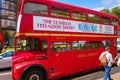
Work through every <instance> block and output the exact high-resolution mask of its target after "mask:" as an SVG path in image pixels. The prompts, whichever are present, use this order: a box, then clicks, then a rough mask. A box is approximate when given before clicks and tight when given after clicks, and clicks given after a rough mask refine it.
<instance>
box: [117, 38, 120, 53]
mask: <svg viewBox="0 0 120 80" xmlns="http://www.w3.org/2000/svg"><path fill="white" fill-rule="evenodd" d="M117 51H118V52H120V38H118V39H117Z"/></svg>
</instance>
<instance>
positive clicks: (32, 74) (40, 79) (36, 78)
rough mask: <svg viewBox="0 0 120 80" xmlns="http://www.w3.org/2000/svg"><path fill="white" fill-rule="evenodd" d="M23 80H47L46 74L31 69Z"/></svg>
mask: <svg viewBox="0 0 120 80" xmlns="http://www.w3.org/2000/svg"><path fill="white" fill-rule="evenodd" d="M22 80H46V79H45V74H44V72H43V71H42V70H40V69H31V70H29V71H28V72H26V73H25V74H24V76H23V77H22Z"/></svg>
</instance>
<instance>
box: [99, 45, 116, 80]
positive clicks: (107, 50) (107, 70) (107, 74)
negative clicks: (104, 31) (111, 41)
mask: <svg viewBox="0 0 120 80" xmlns="http://www.w3.org/2000/svg"><path fill="white" fill-rule="evenodd" d="M104 55H105V57H106V58H107V65H106V66H103V67H104V69H105V72H104V79H103V80H107V79H108V80H113V79H112V78H111V75H110V71H111V66H112V64H113V63H114V60H113V57H112V54H111V53H110V47H105V51H104V52H102V53H101V55H100V57H99V60H101V58H102V57H103V56H104Z"/></svg>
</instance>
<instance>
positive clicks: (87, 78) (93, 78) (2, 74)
mask: <svg viewBox="0 0 120 80" xmlns="http://www.w3.org/2000/svg"><path fill="white" fill-rule="evenodd" d="M116 73H118V74H119V75H120V68H119V67H116V66H115V67H113V68H112V71H111V74H112V76H113V77H116V76H118V75H116ZM103 74H104V71H102V70H95V71H92V72H88V73H85V74H79V75H75V76H72V77H68V78H64V79H60V80H102V77H103ZM114 74H115V75H114ZM118 77H119V78H118V79H120V76H118ZM0 80H12V78H11V70H10V69H7V70H0ZM115 80H116V79H115Z"/></svg>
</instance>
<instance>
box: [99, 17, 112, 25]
mask: <svg viewBox="0 0 120 80" xmlns="http://www.w3.org/2000/svg"><path fill="white" fill-rule="evenodd" d="M101 20H102V23H103V24H110V19H109V18H105V17H102V19H101Z"/></svg>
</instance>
